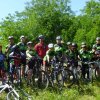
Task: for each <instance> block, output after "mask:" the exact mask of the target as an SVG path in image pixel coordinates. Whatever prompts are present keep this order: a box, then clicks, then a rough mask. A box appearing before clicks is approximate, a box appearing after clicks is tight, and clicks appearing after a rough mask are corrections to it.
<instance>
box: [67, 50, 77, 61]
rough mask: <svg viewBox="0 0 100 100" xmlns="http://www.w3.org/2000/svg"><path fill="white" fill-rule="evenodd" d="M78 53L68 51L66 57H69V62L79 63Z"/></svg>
mask: <svg viewBox="0 0 100 100" xmlns="http://www.w3.org/2000/svg"><path fill="white" fill-rule="evenodd" d="M78 55H79V53H78V51H77V50H75V51H72V50H66V56H67V59H69V60H75V61H77V60H78Z"/></svg>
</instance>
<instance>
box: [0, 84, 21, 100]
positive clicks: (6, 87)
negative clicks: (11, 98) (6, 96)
mask: <svg viewBox="0 0 100 100" xmlns="http://www.w3.org/2000/svg"><path fill="white" fill-rule="evenodd" d="M0 89H1V90H0V93H2V92H3V91H4V90H6V89H9V90H10V92H11V91H13V92H14V94H15V95H16V97H17V98H18V100H19V94H18V93H17V92H16V90H15V89H14V88H13V87H12V86H11V85H8V84H5V85H1V86H0Z"/></svg>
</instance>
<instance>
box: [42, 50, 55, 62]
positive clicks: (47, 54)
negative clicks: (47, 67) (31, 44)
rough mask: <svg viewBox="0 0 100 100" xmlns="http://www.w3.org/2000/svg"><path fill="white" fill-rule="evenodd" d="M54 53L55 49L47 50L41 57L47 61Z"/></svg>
mask: <svg viewBox="0 0 100 100" xmlns="http://www.w3.org/2000/svg"><path fill="white" fill-rule="evenodd" d="M54 55H55V51H54V50H48V51H47V52H46V55H45V57H44V58H43V60H44V61H48V62H49V60H50V59H52V57H54Z"/></svg>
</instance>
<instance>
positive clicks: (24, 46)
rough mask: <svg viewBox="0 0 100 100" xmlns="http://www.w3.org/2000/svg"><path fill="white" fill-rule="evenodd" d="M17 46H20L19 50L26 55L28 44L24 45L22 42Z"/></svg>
mask: <svg viewBox="0 0 100 100" xmlns="http://www.w3.org/2000/svg"><path fill="white" fill-rule="evenodd" d="M17 45H18V46H19V49H20V51H21V52H22V53H26V50H27V46H26V44H24V43H22V42H19V43H18V44H17Z"/></svg>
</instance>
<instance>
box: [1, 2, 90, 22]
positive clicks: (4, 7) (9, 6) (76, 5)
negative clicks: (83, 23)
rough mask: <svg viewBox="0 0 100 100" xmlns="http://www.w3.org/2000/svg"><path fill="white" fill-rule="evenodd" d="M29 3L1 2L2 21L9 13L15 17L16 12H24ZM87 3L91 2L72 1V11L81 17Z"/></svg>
mask: <svg viewBox="0 0 100 100" xmlns="http://www.w3.org/2000/svg"><path fill="white" fill-rule="evenodd" d="M27 1H31V0H0V21H2V18H5V17H6V16H7V15H8V14H9V13H10V14H12V15H13V14H14V12H15V11H18V12H21V11H23V10H24V9H25V6H26V4H25V3H26V2H27ZM86 1H89V0H71V4H70V5H71V9H72V10H73V11H75V13H76V14H77V15H79V14H80V11H79V10H80V9H82V8H83V7H84V6H85V2H86Z"/></svg>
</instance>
